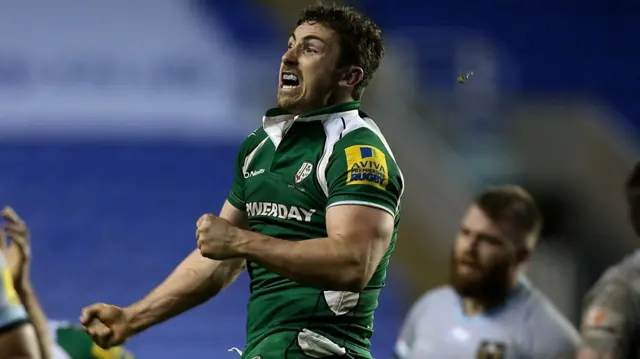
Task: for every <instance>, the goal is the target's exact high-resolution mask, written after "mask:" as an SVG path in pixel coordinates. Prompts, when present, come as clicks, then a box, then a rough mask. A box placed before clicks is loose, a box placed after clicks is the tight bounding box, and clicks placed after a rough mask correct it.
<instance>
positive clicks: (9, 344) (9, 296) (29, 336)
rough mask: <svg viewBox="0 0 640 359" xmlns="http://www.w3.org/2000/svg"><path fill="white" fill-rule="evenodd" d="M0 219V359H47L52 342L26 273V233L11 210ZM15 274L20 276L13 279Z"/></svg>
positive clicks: (27, 251)
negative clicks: (0, 228)
mask: <svg viewBox="0 0 640 359" xmlns="http://www.w3.org/2000/svg"><path fill="white" fill-rule="evenodd" d="M0 215H1V216H2V219H3V221H4V223H3V226H2V230H1V231H0V359H40V358H43V359H49V358H51V342H50V341H49V335H48V330H47V327H46V322H45V321H44V314H43V312H42V308H41V307H40V304H39V303H38V301H37V299H36V298H35V296H32V294H33V293H34V292H33V287H32V286H31V285H30V281H29V273H28V270H27V269H28V262H29V257H30V252H29V249H28V246H27V245H26V243H27V242H28V240H29V234H28V231H27V229H26V226H25V225H24V222H23V221H22V220H21V219H20V217H18V215H17V214H16V213H15V211H14V210H13V209H11V208H10V207H5V208H3V209H2V212H0ZM7 237H9V238H10V239H11V243H10V244H9V243H8V242H7ZM17 258H21V260H20V261H16V260H15V259H17ZM16 270H18V271H19V272H20V273H21V275H19V276H17V277H16V276H14V275H13V273H15V271H16ZM25 296H28V297H29V298H26V300H25ZM23 304H24V305H23ZM25 307H26V308H25Z"/></svg>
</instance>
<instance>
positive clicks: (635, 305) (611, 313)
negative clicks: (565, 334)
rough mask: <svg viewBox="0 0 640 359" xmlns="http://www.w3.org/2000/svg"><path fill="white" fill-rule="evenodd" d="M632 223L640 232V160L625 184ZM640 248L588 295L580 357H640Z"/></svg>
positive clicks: (613, 358) (581, 358) (602, 358)
mask: <svg viewBox="0 0 640 359" xmlns="http://www.w3.org/2000/svg"><path fill="white" fill-rule="evenodd" d="M625 187H626V188H625V192H626V193H625V195H626V200H627V204H628V206H629V217H630V219H631V224H632V225H633V228H634V230H635V232H636V234H637V235H638V236H640V162H638V163H636V165H635V168H634V169H633V171H632V172H631V174H630V175H629V178H628V179H627V183H626V186H625ZM639 284H640V251H636V252H635V253H633V254H631V255H629V256H627V257H626V258H625V259H623V260H622V261H621V262H620V263H618V264H616V265H614V266H613V267H611V268H609V269H608V270H607V271H606V272H605V273H604V274H603V275H602V277H600V279H599V280H598V281H597V282H596V284H595V285H594V286H593V288H591V290H590V291H589V292H588V293H587V294H586V295H585V297H584V308H583V309H584V311H583V317H582V324H581V326H580V331H581V333H582V348H581V349H580V352H579V353H578V355H577V358H579V359H623V358H639V357H640V326H639V323H640V285H639Z"/></svg>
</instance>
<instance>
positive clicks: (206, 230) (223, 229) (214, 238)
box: [196, 214, 243, 260]
mask: <svg viewBox="0 0 640 359" xmlns="http://www.w3.org/2000/svg"><path fill="white" fill-rule="evenodd" d="M196 225H197V227H198V229H197V230H196V240H197V241H198V249H199V250H200V254H202V256H203V257H206V258H211V259H217V260H223V259H230V258H237V257H240V252H239V251H238V247H239V245H240V244H241V242H242V233H243V231H242V230H241V229H239V228H238V227H235V226H233V225H232V224H231V223H229V221H227V220H226V219H223V218H220V217H216V216H214V215H212V214H205V215H203V216H202V217H200V219H198V222H197V223H196Z"/></svg>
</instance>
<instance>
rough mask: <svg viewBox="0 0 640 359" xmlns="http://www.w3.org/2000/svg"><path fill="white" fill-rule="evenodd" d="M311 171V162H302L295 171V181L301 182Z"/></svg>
mask: <svg viewBox="0 0 640 359" xmlns="http://www.w3.org/2000/svg"><path fill="white" fill-rule="evenodd" d="M311 171H313V164H312V163H311V162H304V163H302V166H301V167H300V169H299V170H298V172H297V173H296V177H295V182H296V183H300V182H302V181H303V180H304V179H305V178H307V177H309V175H310V174H311Z"/></svg>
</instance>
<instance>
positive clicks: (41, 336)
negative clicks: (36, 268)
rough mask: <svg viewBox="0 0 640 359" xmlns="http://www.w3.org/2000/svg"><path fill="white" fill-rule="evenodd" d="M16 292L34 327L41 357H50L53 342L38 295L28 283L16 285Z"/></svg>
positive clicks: (48, 358) (45, 358) (49, 358)
mask: <svg viewBox="0 0 640 359" xmlns="http://www.w3.org/2000/svg"><path fill="white" fill-rule="evenodd" d="M16 292H17V293H18V295H19V296H20V300H21V301H22V304H23V305H24V307H25V309H26V310H27V313H28V314H29V319H30V320H31V324H32V325H33V327H34V328H35V331H36V335H37V336H38V345H39V347H40V353H41V355H42V358H43V359H51V358H52V345H53V343H52V341H51V336H50V335H49V327H48V324H47V316H46V315H45V314H44V310H43V309H42V306H41V305H40V301H38V296H37V295H36V293H35V291H34V290H33V286H32V285H31V284H30V283H26V284H22V285H17V286H16Z"/></svg>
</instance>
